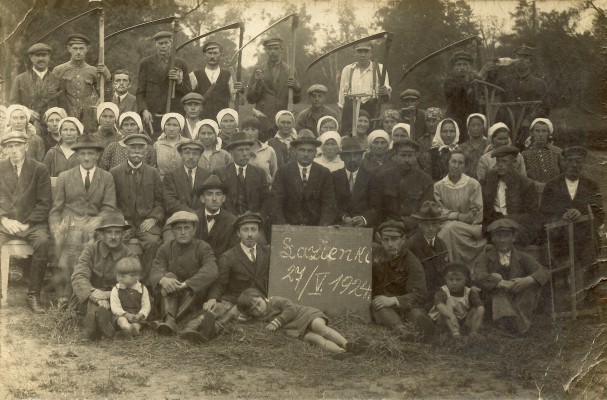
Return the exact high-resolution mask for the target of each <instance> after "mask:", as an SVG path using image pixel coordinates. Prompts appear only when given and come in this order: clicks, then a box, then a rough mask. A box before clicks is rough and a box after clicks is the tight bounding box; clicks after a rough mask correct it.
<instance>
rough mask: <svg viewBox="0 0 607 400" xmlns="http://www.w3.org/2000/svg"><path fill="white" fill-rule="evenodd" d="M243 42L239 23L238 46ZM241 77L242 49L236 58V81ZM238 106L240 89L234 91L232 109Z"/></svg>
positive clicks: (242, 27)
mask: <svg viewBox="0 0 607 400" xmlns="http://www.w3.org/2000/svg"><path fill="white" fill-rule="evenodd" d="M243 42H244V24H243V23H242V22H241V23H240V35H239V36H238V48H239V49H240V48H241V47H242V44H243ZM241 78H242V51H241V52H239V53H238V60H237V61H236V81H237V82H241V80H240V79H241ZM239 107H240V91H238V92H236V96H235V97H234V109H235V110H236V112H238V108H239Z"/></svg>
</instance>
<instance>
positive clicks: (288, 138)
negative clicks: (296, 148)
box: [274, 129, 297, 143]
mask: <svg viewBox="0 0 607 400" xmlns="http://www.w3.org/2000/svg"><path fill="white" fill-rule="evenodd" d="M274 137H275V138H276V139H278V140H280V141H281V142H283V143H285V142H291V141H293V140H295V139H297V134H296V133H295V129H293V131H292V132H291V134H290V135H289V136H287V137H284V136H282V135H281V134H280V132H276V135H275V136H274Z"/></svg>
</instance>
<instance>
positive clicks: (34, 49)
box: [27, 43, 53, 54]
mask: <svg viewBox="0 0 607 400" xmlns="http://www.w3.org/2000/svg"><path fill="white" fill-rule="evenodd" d="M52 52H53V48H52V47H51V46H49V45H48V44H45V43H36V44H34V45H32V46H31V47H30V48H29V49H27V54H36V53H52Z"/></svg>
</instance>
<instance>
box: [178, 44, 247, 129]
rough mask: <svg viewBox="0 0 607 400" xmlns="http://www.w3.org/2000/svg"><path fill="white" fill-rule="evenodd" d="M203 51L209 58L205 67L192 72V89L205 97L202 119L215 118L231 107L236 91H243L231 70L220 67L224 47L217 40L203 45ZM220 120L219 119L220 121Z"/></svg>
mask: <svg viewBox="0 0 607 400" xmlns="http://www.w3.org/2000/svg"><path fill="white" fill-rule="evenodd" d="M202 52H203V53H204V56H205V58H206V60H207V65H206V66H205V67H204V69H197V70H195V71H192V72H191V73H190V82H192V90H193V91H194V92H196V93H198V94H200V95H201V96H202V98H203V104H202V115H201V117H200V118H201V119H215V118H216V117H217V113H219V111H221V110H223V109H224V108H230V101H232V100H233V99H234V95H235V94H236V92H243V91H244V86H243V85H242V83H241V82H234V77H233V76H232V74H231V73H230V71H229V70H227V69H225V68H220V67H219V63H220V62H221V57H222V56H223V47H222V46H221V44H219V43H217V42H207V43H205V44H204V46H202ZM218 122H219V121H218Z"/></svg>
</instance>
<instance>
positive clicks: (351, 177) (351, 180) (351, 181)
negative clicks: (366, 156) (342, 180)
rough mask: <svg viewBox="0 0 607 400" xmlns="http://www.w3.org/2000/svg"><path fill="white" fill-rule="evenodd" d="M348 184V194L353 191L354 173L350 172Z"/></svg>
mask: <svg viewBox="0 0 607 400" xmlns="http://www.w3.org/2000/svg"><path fill="white" fill-rule="evenodd" d="M348 185H349V186H350V194H352V193H354V173H353V172H350V178H348Z"/></svg>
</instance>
